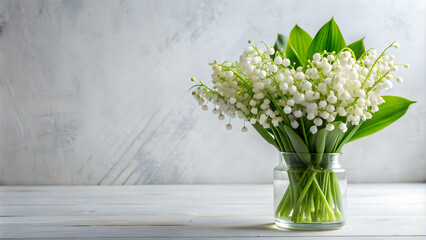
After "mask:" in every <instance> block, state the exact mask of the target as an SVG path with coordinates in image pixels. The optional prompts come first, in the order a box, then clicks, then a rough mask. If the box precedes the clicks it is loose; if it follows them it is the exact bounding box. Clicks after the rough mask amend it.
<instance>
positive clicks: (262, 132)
mask: <svg viewBox="0 0 426 240" xmlns="http://www.w3.org/2000/svg"><path fill="white" fill-rule="evenodd" d="M252 126H253V127H254V129H256V131H257V132H258V133H259V134H260V136H262V137H263V138H264V139H265V140H266V141H267V142H268V143H270V144H272V145H274V146H275V147H276V148H277V149H278V150H279V146H278V145H277V143H276V142H275V140H274V138H273V137H272V136H271V134H269V132H268V131H267V130H266V129H265V128H263V127H262V126H261V125H260V124H259V123H255V124H252Z"/></svg>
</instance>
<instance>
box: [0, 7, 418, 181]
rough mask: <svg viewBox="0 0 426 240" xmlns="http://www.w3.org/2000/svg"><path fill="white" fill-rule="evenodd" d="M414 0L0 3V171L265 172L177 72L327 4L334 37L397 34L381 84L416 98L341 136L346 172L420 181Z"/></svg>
mask: <svg viewBox="0 0 426 240" xmlns="http://www.w3.org/2000/svg"><path fill="white" fill-rule="evenodd" d="M425 10H426V8H425V1H421V0H417V1H416V0H409V1H396V0H387V1H376V0H375V1H367V0H364V1H340V0H335V1H326V2H324V1H309V0H303V1H262V0H258V1H195V0H194V1H188V0H184V1H173V0H161V1H4V0H3V1H0V29H1V30H0V99H1V102H0V111H1V113H0V121H1V122H0V127H1V128H0V183H1V184H144V183H266V182H271V180H272V168H273V167H274V165H275V164H276V163H277V160H278V157H277V153H276V152H275V150H274V149H273V148H272V147H271V146H268V145H267V144H266V143H265V142H264V141H262V139H261V138H260V137H259V136H257V134H256V132H255V131H254V130H253V129H250V130H251V131H249V133H248V134H242V133H241V132H240V130H239V128H240V127H241V126H240V125H241V124H242V123H241V124H240V123H235V124H234V125H235V126H234V129H235V130H233V131H231V132H229V131H226V130H225V127H224V125H225V123H224V122H220V121H218V120H217V119H216V117H215V116H213V115H212V114H211V113H205V112H203V111H201V109H199V108H198V106H197V104H196V102H195V101H193V99H192V97H191V96H190V94H188V93H187V92H186V90H187V89H188V87H189V86H190V82H189V79H190V77H191V76H196V77H198V78H200V79H204V80H206V81H209V76H210V68H209V66H208V64H207V63H208V62H210V61H211V60H213V59H217V60H220V61H222V60H224V59H237V57H238V56H239V53H240V52H241V51H242V50H243V49H244V48H245V47H246V46H247V40H248V39H251V40H254V41H255V42H259V41H261V40H264V41H266V42H268V43H270V44H271V45H272V44H273V43H274V40H275V36H276V33H277V32H283V33H288V32H289V31H290V30H291V27H292V26H293V25H294V24H295V23H298V24H299V25H300V26H302V27H303V28H305V29H306V30H307V31H308V32H309V33H311V34H312V35H313V34H314V33H315V32H316V30H317V29H319V27H320V26H321V25H322V24H323V23H325V22H326V21H327V20H329V18H331V16H333V15H334V16H335V19H336V21H337V23H338V24H339V25H340V28H341V30H342V32H343V34H344V36H345V38H346V40H347V42H352V41H354V40H358V39H359V38H361V37H363V36H366V39H365V42H366V45H367V47H376V48H378V49H383V48H384V47H386V46H387V44H389V43H391V42H392V41H393V40H398V41H399V42H400V43H401V46H402V47H401V49H400V51H399V52H396V53H395V55H396V57H397V58H396V59H397V60H398V61H400V62H401V63H410V64H411V66H412V67H411V68H410V69H409V70H408V71H405V70H402V71H401V72H400V75H401V76H403V77H404V79H405V82H404V84H403V85H397V86H396V87H395V88H394V89H393V90H392V91H390V92H388V94H393V95H401V96H404V97H407V98H410V99H413V100H417V101H419V103H417V104H415V105H414V106H413V107H412V108H411V109H410V110H409V112H408V113H407V115H406V116H405V117H404V118H403V119H401V120H400V121H399V122H398V123H396V124H394V125H392V126H391V127H389V128H388V129H386V130H384V131H382V132H380V133H379V134H376V135H374V136H371V137H369V138H366V139H363V140H359V141H356V142H353V143H351V144H350V145H348V146H346V147H345V148H344V160H345V166H346V167H347V169H348V171H349V179H350V181H352V182H384V181H392V182H396V181H404V182H405V181H425V180H426V174H425V172H426V148H425V146H426V128H425V123H424V119H426V110H425V107H426V105H425V89H426V81H425V74H426V71H425V67H424V63H425V62H426V54H425V53H426V49H425V46H426V45H425V43H426V36H425V29H426V26H425V25H426V24H425V12H426V11H425Z"/></svg>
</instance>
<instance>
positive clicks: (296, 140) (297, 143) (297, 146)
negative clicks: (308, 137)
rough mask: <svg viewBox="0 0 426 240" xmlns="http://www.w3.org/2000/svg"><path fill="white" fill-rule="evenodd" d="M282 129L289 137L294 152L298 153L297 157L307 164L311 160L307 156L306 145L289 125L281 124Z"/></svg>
mask: <svg viewBox="0 0 426 240" xmlns="http://www.w3.org/2000/svg"><path fill="white" fill-rule="evenodd" d="M283 128H284V131H285V133H286V134H287V136H288V138H289V139H290V142H291V144H292V145H293V148H294V150H295V151H296V153H299V157H300V159H301V160H302V162H303V163H304V164H305V165H306V166H307V165H309V163H310V162H311V158H310V156H309V149H308V147H306V145H305V142H304V141H303V140H302V139H301V138H300V137H299V135H298V134H297V133H296V132H294V131H293V129H291V128H290V127H288V126H286V125H283Z"/></svg>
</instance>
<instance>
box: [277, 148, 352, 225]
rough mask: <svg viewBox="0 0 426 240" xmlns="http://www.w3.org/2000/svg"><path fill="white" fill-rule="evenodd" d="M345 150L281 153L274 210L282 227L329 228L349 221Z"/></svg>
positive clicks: (278, 223)
mask: <svg viewBox="0 0 426 240" xmlns="http://www.w3.org/2000/svg"><path fill="white" fill-rule="evenodd" d="M340 158H341V153H324V154H298V153H286V152H282V153H280V162H279V165H278V166H277V167H275V168H274V211H275V224H276V225H277V226H278V227H281V228H286V229H294V230H327V229H336V228H340V227H342V226H343V225H344V224H345V213H346V211H345V209H346V188H347V179H346V171H345V169H343V168H342V166H341V165H340Z"/></svg>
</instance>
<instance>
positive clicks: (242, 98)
mask: <svg viewBox="0 0 426 240" xmlns="http://www.w3.org/2000/svg"><path fill="white" fill-rule="evenodd" d="M262 44H263V45H265V46H264V47H265V48H263V49H262V48H260V47H258V46H256V45H254V44H253V45H251V46H249V47H247V48H246V49H245V50H244V52H243V54H242V55H241V56H240V59H239V61H237V62H232V61H225V62H223V63H217V62H216V61H215V62H214V63H212V64H211V65H212V68H213V74H212V82H213V86H211V87H209V86H207V85H205V84H204V83H203V82H201V81H199V83H197V84H195V85H194V86H193V87H192V89H193V91H192V94H193V95H194V97H195V99H196V100H197V101H198V103H199V104H200V105H201V106H202V109H203V110H208V108H209V107H212V109H213V113H214V114H217V115H218V118H219V119H220V120H225V119H226V118H228V119H229V123H228V124H227V125H226V128H227V129H229V130H230V129H232V125H231V121H232V120H233V119H235V118H240V119H242V120H243V121H244V126H243V127H242V132H246V131H247V130H248V129H247V127H246V124H247V123H249V124H251V125H252V126H253V127H254V129H256V130H257V132H259V134H260V135H261V136H262V137H263V138H264V139H265V140H266V141H267V142H268V143H270V144H272V145H273V146H275V147H276V148H277V149H278V151H279V152H280V153H281V159H282V162H281V163H280V165H279V166H278V167H277V168H276V169H275V180H276V181H275V198H276V199H275V220H276V223H277V224H278V225H279V226H283V227H287V228H298V229H306V228H311V229H327V228H335V227H340V226H342V225H343V224H344V219H345V218H344V216H345V213H344V205H345V203H344V191H345V188H346V175H345V172H344V170H342V169H341V167H340V165H339V163H338V160H339V158H340V152H341V150H342V147H343V146H344V145H345V144H346V143H348V142H351V141H354V140H356V139H359V138H362V137H365V136H368V135H370V134H373V133H375V132H377V131H379V130H381V129H383V128H385V127H386V126H388V125H389V124H391V123H393V122H394V121H396V120H397V119H399V118H400V117H401V116H403V115H404V114H405V112H406V111H407V109H408V107H409V106H410V105H411V104H412V103H414V102H413V101H409V100H407V99H405V98H402V97H396V96H381V92H382V91H384V90H388V89H390V88H392V87H393V85H394V81H396V82H398V83H401V82H402V80H403V79H402V78H401V77H398V76H396V75H395V72H396V71H397V70H398V69H399V68H408V64H397V63H394V56H393V55H391V54H390V53H389V51H390V50H391V49H392V48H395V49H398V48H399V44H398V43H397V42H393V43H391V44H390V45H389V46H388V47H387V48H385V50H384V51H382V52H377V51H376V50H375V49H368V50H365V47H364V43H363V39H361V40H359V41H356V42H354V43H352V44H349V45H347V44H346V42H345V40H344V38H343V36H342V34H341V32H340V30H339V28H338V26H337V24H336V23H335V21H334V19H331V20H330V21H329V22H328V23H326V24H325V25H324V26H323V27H322V28H321V29H320V30H319V31H318V33H317V34H316V35H315V37H314V38H313V39H312V38H311V36H310V35H309V34H308V33H307V32H305V31H304V30H303V29H302V28H300V27H299V26H297V25H296V26H295V27H294V28H293V30H292V31H291V32H290V35H289V37H288V39H287V38H286V37H285V36H284V35H281V34H278V39H277V41H276V43H275V45H274V46H273V47H272V46H268V45H267V44H265V43H263V42H262ZM192 80H193V81H195V79H194V78H192ZM209 105H210V106H209ZM312 226H314V227H312Z"/></svg>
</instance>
